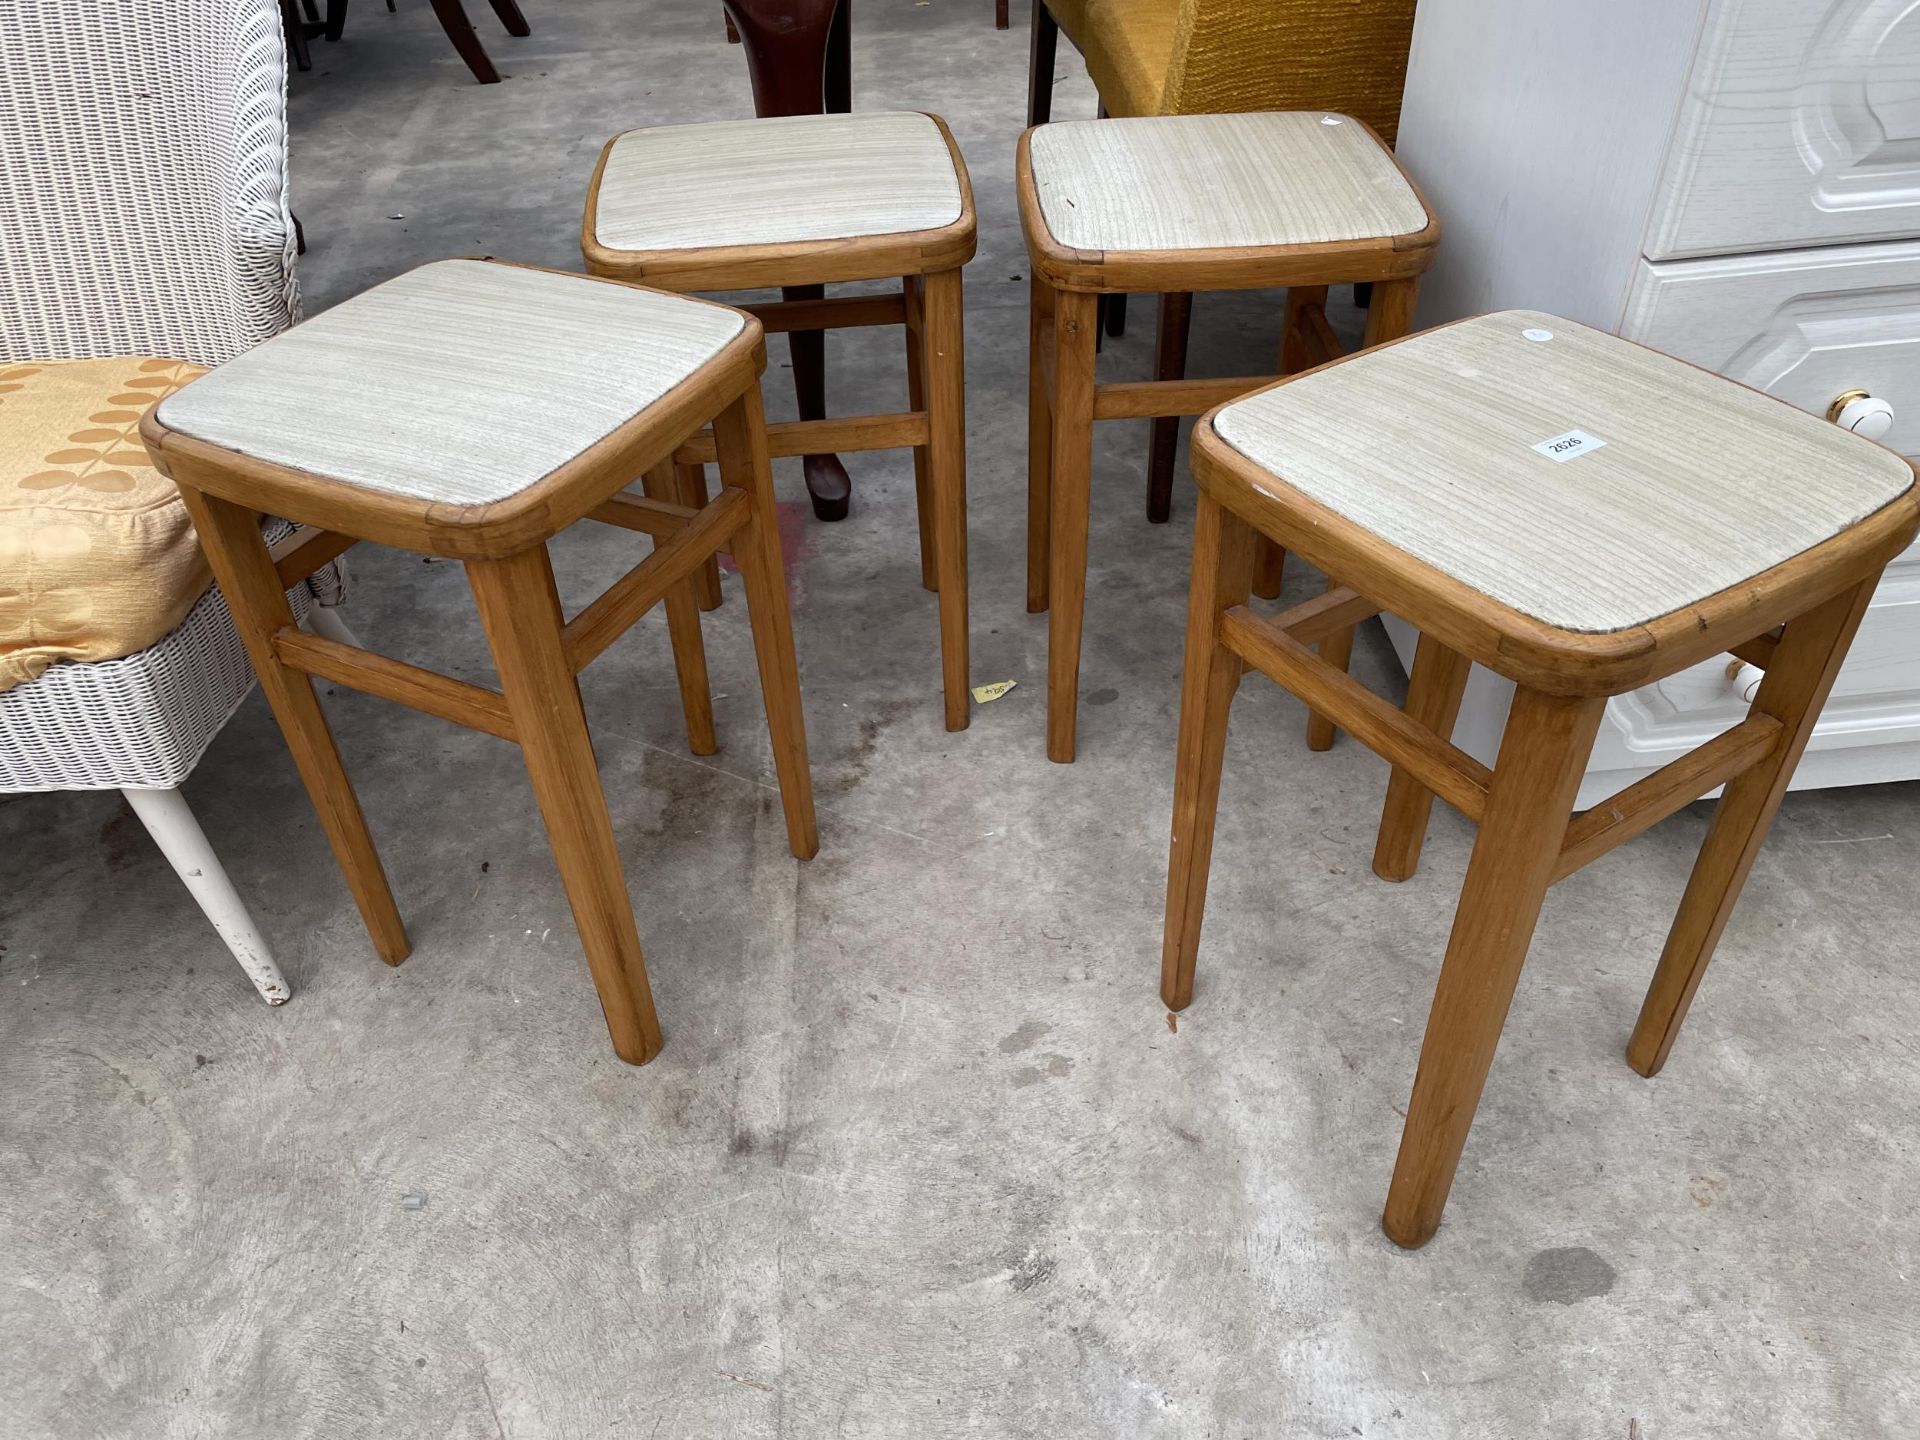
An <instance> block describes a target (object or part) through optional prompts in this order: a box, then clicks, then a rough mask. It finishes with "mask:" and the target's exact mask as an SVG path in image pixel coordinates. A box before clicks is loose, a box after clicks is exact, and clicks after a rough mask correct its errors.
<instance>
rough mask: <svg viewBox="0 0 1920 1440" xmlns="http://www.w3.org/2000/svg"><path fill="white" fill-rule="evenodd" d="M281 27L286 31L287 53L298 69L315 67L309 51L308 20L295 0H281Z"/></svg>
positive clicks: (303, 69) (294, 66)
mask: <svg viewBox="0 0 1920 1440" xmlns="http://www.w3.org/2000/svg"><path fill="white" fill-rule="evenodd" d="M280 28H281V29H282V30H283V31H285V32H286V36H287V54H289V55H291V56H292V57H293V68H294V69H296V70H301V71H305V70H311V69H313V56H312V55H311V54H309V53H308V51H307V22H306V21H305V20H304V19H302V18H301V16H300V9H299V7H298V6H297V5H296V4H295V3H294V0H280Z"/></svg>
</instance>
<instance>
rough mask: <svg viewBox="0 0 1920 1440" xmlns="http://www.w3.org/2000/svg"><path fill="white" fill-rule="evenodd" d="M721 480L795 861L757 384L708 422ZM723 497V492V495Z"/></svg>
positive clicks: (785, 643) (813, 833)
mask: <svg viewBox="0 0 1920 1440" xmlns="http://www.w3.org/2000/svg"><path fill="white" fill-rule="evenodd" d="M713 433H714V439H715V440H716V441H717V442H718V445H719V450H720V478H721V481H722V483H723V484H725V485H726V487H727V490H728V491H731V492H736V493H744V494H745V495H746V497H747V521H746V524H745V525H744V526H742V527H741V531H740V538H739V540H738V541H737V542H736V543H735V545H734V549H733V557H734V561H735V563H736V564H738V565H739V567H740V578H741V579H742V581H744V582H745V586H746V591H747V619H748V622H749V623H750V624H751V625H752V627H753V655H754V660H755V662H756V663H757V664H758V665H759V667H760V693H761V698H762V699H763V700H764V701H765V703H766V708H767V730H768V733H769V735H770V737H771V739H772V742H773V768H774V772H775V774H776V775H778V777H779V780H780V804H781V807H782V808H783V809H784V811H785V812H786V820H787V843H788V845H789V846H790V848H791V849H792V851H793V853H794V854H795V855H796V856H798V857H799V858H800V859H802V860H811V859H812V858H813V857H814V854H815V853H816V852H817V851H818V850H819V849H820V832H819V829H818V827H817V825H816V824H815V821H814V813H813V776H812V772H811V771H809V770H808V768H807V730H806V721H805V718H804V717H803V715H802V714H801V708H800V666H799V662H798V660H797V659H796V658H795V656H794V652H793V620H792V617H791V614H790V613H789V610H788V606H787V571H786V565H785V563H784V561H783V560H782V559H781V555H780V525H779V521H778V518H777V515H778V512H777V510H776V509H775V505H774V498H773V475H772V471H771V470H770V468H769V466H768V461H767V449H766V438H765V437H766V421H765V418H764V416H763V414H762V411H761V407H760V387H759V386H757V385H756V386H751V387H749V388H748V390H747V392H746V393H745V394H744V395H742V396H741V397H740V398H739V399H738V400H735V401H734V402H733V404H731V405H729V406H728V407H727V408H726V409H725V410H724V411H722V412H721V413H720V414H719V415H718V416H716V417H715V419H714V422H713ZM723 493H724V492H723Z"/></svg>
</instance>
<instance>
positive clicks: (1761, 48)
mask: <svg viewBox="0 0 1920 1440" xmlns="http://www.w3.org/2000/svg"><path fill="white" fill-rule="evenodd" d="M1908 235H1920V7H1916V6H1913V5H1911V4H1909V3H1907V0H1712V3H1711V4H1710V5H1709V6H1708V10H1707V17H1706V20H1705V24H1704V26H1703V28H1702V32H1701V37H1700V45H1699V49H1698V51H1697V53H1696V55H1695V57H1694V65H1693V73H1692V75H1691V77H1690V78H1689V81H1688V87H1687V95H1686V98H1685V99H1684V100H1683V102H1682V104H1681V107H1680V117H1679V122H1678V124H1677V126H1676V127H1675V130H1674V137H1673V143H1672V145H1671V146H1670V147H1669V148H1668V152H1667V161H1666V166H1665V168H1664V171H1663V173H1662V176H1661V181H1660V187H1659V191H1658V192H1657V194H1656V195H1655V198H1654V205H1653V212H1652V216H1651V219H1650V223H1649V226H1648V231H1647V241H1646V247H1645V253H1646V254H1647V256H1648V257H1649V258H1650V259H1654V260H1666V259H1673V258H1677V257H1682V256H1691V255H1724V254H1735V253H1741V252H1749V251H1756V250H1773V249H1781V248H1785V247H1789V246H1797V245H1814V244H1822V243H1829V242H1835V241H1849V240H1870V239H1890V238H1899V237H1902V236H1908Z"/></svg>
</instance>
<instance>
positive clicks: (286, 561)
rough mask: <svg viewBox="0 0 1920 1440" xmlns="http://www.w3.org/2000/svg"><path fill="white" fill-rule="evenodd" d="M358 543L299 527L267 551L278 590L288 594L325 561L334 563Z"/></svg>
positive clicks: (333, 533)
mask: <svg viewBox="0 0 1920 1440" xmlns="http://www.w3.org/2000/svg"><path fill="white" fill-rule="evenodd" d="M358 543H359V542H358V541H356V540H355V539H354V537H353V536H351V535H342V534H341V533H340V532H339V531H337V530H322V529H320V528H319V527H318V526H315V525H302V526H301V527H300V528H299V529H298V530H295V531H294V532H293V533H292V534H291V535H289V536H287V537H286V539H284V540H282V541H280V542H279V544H277V545H272V546H269V547H268V550H267V553H268V554H270V555H271V556H273V568H274V569H275V570H276V571H277V572H279V575H280V588H281V589H282V590H291V589H292V588H293V587H294V586H295V585H298V584H299V583H300V582H301V581H302V580H304V579H306V578H307V577H308V576H309V575H311V574H313V572H314V571H316V570H318V569H319V568H320V567H321V566H322V565H325V564H326V563H327V562H328V561H329V560H338V559H339V558H340V557H341V556H342V555H344V554H346V553H347V551H349V550H351V549H352V548H353V547H354V546H355V545H356V544H358Z"/></svg>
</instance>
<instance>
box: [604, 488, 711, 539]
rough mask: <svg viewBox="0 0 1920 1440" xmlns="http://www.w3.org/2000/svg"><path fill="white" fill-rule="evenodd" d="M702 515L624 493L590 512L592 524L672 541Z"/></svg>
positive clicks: (683, 508) (683, 507)
mask: <svg viewBox="0 0 1920 1440" xmlns="http://www.w3.org/2000/svg"><path fill="white" fill-rule="evenodd" d="M699 513H700V512H699V511H698V510H695V509H694V508H693V507H692V506H690V505H674V504H670V503H669V502H667V501H665V500H650V499H648V498H646V497H645V496H643V495H629V494H627V493H626V492H625V491H622V492H621V493H620V494H618V495H615V496H613V497H612V498H611V499H608V500H602V501H601V502H600V503H599V504H598V505H596V506H595V507H594V508H593V509H591V510H589V511H588V512H587V518H588V519H589V520H598V521H599V522H600V523H601V524H603V525H618V526H619V527H620V528H621V529H623V530H638V531H639V532H640V533H641V534H643V535H652V536H654V537H656V538H657V539H661V540H670V539H672V538H673V537H674V536H675V535H678V534H679V533H680V532H681V531H682V530H684V529H686V528H687V526H688V525H689V524H691V523H692V521H693V519H694V517H695V516H697V515H698V514H699Z"/></svg>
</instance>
